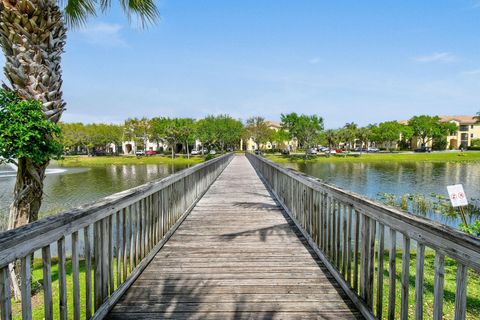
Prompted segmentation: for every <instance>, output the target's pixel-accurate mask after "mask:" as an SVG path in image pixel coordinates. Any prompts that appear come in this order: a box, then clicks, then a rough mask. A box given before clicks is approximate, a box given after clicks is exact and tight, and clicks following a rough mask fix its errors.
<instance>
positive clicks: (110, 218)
mask: <svg viewBox="0 0 480 320" xmlns="http://www.w3.org/2000/svg"><path fill="white" fill-rule="evenodd" d="M233 156H234V154H233V153H228V154H225V155H221V156H219V157H217V158H215V159H212V160H209V161H206V162H204V163H201V164H197V165H195V166H192V167H190V168H187V169H184V170H182V171H180V172H178V173H175V174H172V175H171V176H168V177H166V178H164V179H161V180H156V181H152V182H149V183H146V184H144V185H141V186H139V187H136V188H132V189H129V190H126V191H123V192H120V193H116V194H114V195H112V196H108V197H106V198H103V199H101V200H98V201H96V202H95V203H92V204H89V205H85V206H82V207H79V208H76V209H72V210H69V211H67V212H64V213H62V214H59V215H56V216H52V217H48V218H45V219H41V220H39V221H36V222H34V223H31V224H28V225H25V226H22V227H20V228H17V229H13V230H8V231H5V232H2V233H0V319H1V320H9V319H11V318H12V303H11V289H10V286H11V277H10V269H11V268H16V269H18V268H17V267H16V266H17V265H18V266H20V265H21V270H20V269H18V270H17V272H19V274H20V275H21V278H20V282H21V288H22V295H23V297H22V298H23V299H22V301H23V302H22V309H21V312H22V314H21V315H20V314H16V315H15V316H16V317H19V316H22V318H23V319H31V316H32V304H31V276H32V267H31V265H33V264H32V262H31V259H32V257H36V251H37V250H40V251H41V254H39V256H40V257H42V259H43V278H44V279H43V291H44V301H43V302H44V305H45V307H44V314H43V318H45V319H52V318H53V316H54V315H53V313H54V312H53V308H54V307H53V305H52V303H53V302H52V274H53V271H52V266H51V260H52V256H53V254H57V255H58V265H57V267H58V285H59V298H58V303H59V305H58V310H59V316H60V319H67V318H68V317H69V312H71V314H72V316H73V318H74V319H79V318H80V315H81V314H82V313H83V315H82V318H83V317H84V318H86V319H91V318H92V319H100V318H102V317H104V316H105V315H106V314H107V313H108V311H109V309H110V308H111V307H113V305H114V304H115V302H116V301H117V300H118V299H119V298H120V297H121V295H122V294H123V292H125V291H126V289H128V287H129V286H130V285H131V284H132V283H133V281H134V280H135V279H136V278H137V277H138V275H139V274H140V273H141V272H142V271H143V269H144V268H145V267H146V266H147V265H148V263H149V262H150V261H151V259H153V257H154V256H155V254H156V253H157V252H158V250H160V248H161V247H162V246H163V245H164V243H165V242H166V240H167V239H168V238H169V237H170V236H171V235H172V233H173V232H174V230H175V229H176V228H177V227H178V226H179V224H180V223H181V222H182V221H183V219H185V217H186V215H187V214H188V213H189V211H190V210H191V209H192V208H193V206H194V205H195V203H196V202H197V201H198V200H199V199H200V198H201V197H202V196H203V194H204V193H205V192H206V191H207V190H208V188H209V187H210V185H211V184H212V183H213V182H214V181H215V180H216V178H217V177H218V176H219V175H220V173H221V172H222V171H223V170H224V169H225V167H226V166H227V165H228V164H229V162H230V161H231V160H232V158H233ZM89 229H92V231H93V237H91V236H90V232H89ZM82 230H83V232H82ZM82 237H83V238H82ZM52 244H54V247H55V248H56V252H55V251H54V252H53V253H51V252H50V246H51V245H52ZM55 244H56V246H55ZM82 245H83V248H84V250H83V256H82V254H81V247H82ZM92 249H93V255H91V253H90V250H92ZM37 254H38V253H37ZM82 260H83V261H82ZM19 262H21V263H19ZM70 264H71V265H72V268H71V272H68V273H67V266H68V265H70ZM80 264H82V265H83V264H84V265H85V268H80ZM92 265H93V288H92V277H91V270H92ZM81 270H86V271H81ZM80 272H85V273H86V274H85V281H81V282H80ZM82 279H83V277H82ZM80 286H82V288H80ZM92 289H93V290H92ZM69 292H72V293H73V296H67V293H69ZM80 292H85V294H86V306H85V310H81V309H80ZM92 298H93V299H92ZM68 301H73V302H74V303H73V305H72V308H71V310H69V309H68V308H67V302H68ZM92 301H93V302H94V304H93V306H92ZM93 312H94V313H93ZM92 313H93V314H92Z"/></svg>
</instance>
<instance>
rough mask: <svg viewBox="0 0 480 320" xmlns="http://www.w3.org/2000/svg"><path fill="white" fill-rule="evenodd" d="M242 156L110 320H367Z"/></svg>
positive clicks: (132, 287)
mask: <svg viewBox="0 0 480 320" xmlns="http://www.w3.org/2000/svg"><path fill="white" fill-rule="evenodd" d="M312 252H313V251H312V250H311V249H310V248H309V247H308V246H307V245H306V241H305V239H303V238H302V236H301V234H300V233H299V232H298V230H296V229H295V227H294V225H293V224H292V222H291V221H289V219H288V218H287V216H286V215H284V213H283V212H282V210H281V208H280V206H278V204H277V203H276V202H275V201H274V200H273V198H272V197H271V196H270V194H269V192H268V190H267V189H266V188H265V186H264V185H263V183H262V181H261V180H260V179H259V177H258V176H257V174H256V173H255V171H254V169H253V167H252V166H251V165H250V163H249V162H248V160H247V159H246V158H245V157H244V156H237V157H235V158H234V159H233V161H232V162H231V163H230V165H229V166H228V167H227V168H226V169H225V171H224V172H223V173H222V174H221V175H220V177H219V178H218V179H217V181H215V183H214V184H213V185H212V186H211V187H210V189H209V190H208V192H207V193H206V194H205V195H204V197H203V198H202V199H201V200H200V201H199V202H198V203H197V205H196V207H195V208H194V209H193V211H192V212H191V213H190V215H189V216H188V217H187V218H186V220H185V221H184V222H183V223H182V225H181V226H180V227H179V228H178V230H177V231H176V233H175V234H174V235H173V236H172V237H171V239H170V240H169V241H168V242H167V243H166V245H165V246H164V248H163V249H162V250H161V251H160V252H159V253H158V254H157V255H156V257H155V258H154V260H153V261H152V262H151V263H150V265H149V266H148V267H147V268H146V269H145V270H144V272H143V273H142V274H141V275H140V276H139V277H138V279H137V280H136V281H135V283H134V284H133V285H132V286H131V287H130V288H129V289H128V290H127V292H126V293H125V294H124V295H123V297H122V298H121V299H120V301H119V302H118V303H117V304H116V305H115V306H114V308H113V309H112V310H111V312H110V314H109V315H108V317H107V318H108V319H136V320H140V319H164V318H174V319H362V316H361V314H360V313H359V312H358V311H357V310H356V309H355V308H354V307H353V304H352V302H351V301H350V300H349V299H348V298H347V297H346V295H345V294H344V292H343V291H342V290H341V289H340V287H339V285H338V284H336V283H335V281H334V279H333V277H332V276H331V275H330V274H329V272H328V271H326V268H325V266H324V265H323V264H322V263H321V262H319V259H318V258H316V257H315V256H314V254H312Z"/></svg>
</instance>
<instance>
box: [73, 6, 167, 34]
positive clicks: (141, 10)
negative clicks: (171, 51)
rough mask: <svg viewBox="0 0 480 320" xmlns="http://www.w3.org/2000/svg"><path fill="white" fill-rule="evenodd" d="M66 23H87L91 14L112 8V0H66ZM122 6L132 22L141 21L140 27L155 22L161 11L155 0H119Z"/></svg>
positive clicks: (81, 24) (77, 25)
mask: <svg viewBox="0 0 480 320" xmlns="http://www.w3.org/2000/svg"><path fill="white" fill-rule="evenodd" d="M64 1H65V2H66V4H65V6H64V12H65V20H66V23H67V24H68V25H69V26H71V27H80V26H83V25H85V24H86V22H87V19H88V17H89V16H96V15H97V11H98V10H100V11H101V12H103V13H105V12H106V11H108V10H109V9H110V8H111V5H112V0H64ZM119 4H120V7H121V8H122V10H123V12H124V13H125V15H126V16H127V18H128V21H129V22H130V23H131V22H132V20H136V21H139V24H140V27H141V28H145V27H147V26H148V25H151V24H155V23H156V22H157V21H158V19H159V17H160V13H159V11H158V9H157V6H156V5H155V0H119Z"/></svg>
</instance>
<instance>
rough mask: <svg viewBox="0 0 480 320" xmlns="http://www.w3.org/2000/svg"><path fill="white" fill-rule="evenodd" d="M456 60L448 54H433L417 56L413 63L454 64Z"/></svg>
mask: <svg viewBox="0 0 480 320" xmlns="http://www.w3.org/2000/svg"><path fill="white" fill-rule="evenodd" d="M456 60H457V57H456V56H455V55H453V54H452V53H450V52H435V53H432V54H430V55H426V56H417V57H414V58H413V61H415V62H420V63H429V62H442V63H447V62H454V61H456Z"/></svg>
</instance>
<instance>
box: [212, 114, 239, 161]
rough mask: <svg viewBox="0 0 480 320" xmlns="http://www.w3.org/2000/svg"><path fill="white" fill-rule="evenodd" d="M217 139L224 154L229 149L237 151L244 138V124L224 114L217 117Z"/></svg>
mask: <svg viewBox="0 0 480 320" xmlns="http://www.w3.org/2000/svg"><path fill="white" fill-rule="evenodd" d="M214 122H215V130H216V137H217V139H218V143H219V145H220V148H221V150H222V152H225V151H226V149H227V148H231V149H232V150H234V149H236V147H237V145H238V143H239V142H240V139H241V138H242V136H243V131H244V129H243V124H242V122H241V121H239V120H236V119H233V118H232V117H230V116H229V115H226V114H222V115H219V116H217V117H215V121H214Z"/></svg>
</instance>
